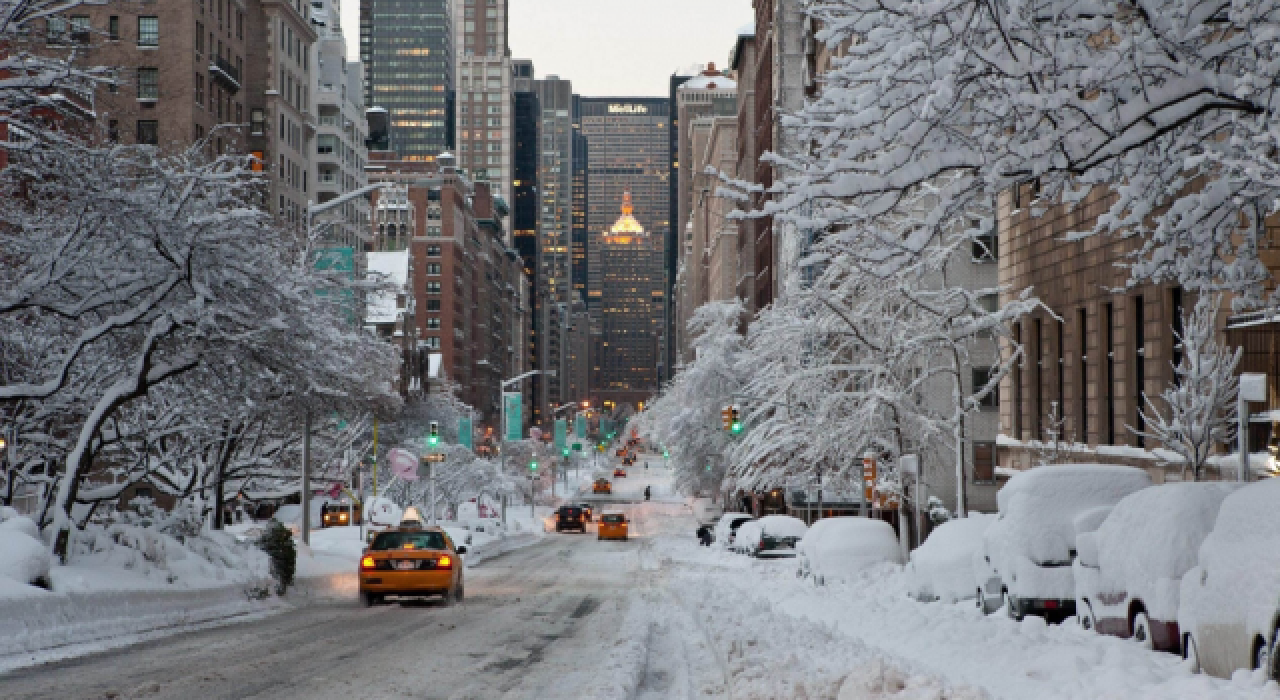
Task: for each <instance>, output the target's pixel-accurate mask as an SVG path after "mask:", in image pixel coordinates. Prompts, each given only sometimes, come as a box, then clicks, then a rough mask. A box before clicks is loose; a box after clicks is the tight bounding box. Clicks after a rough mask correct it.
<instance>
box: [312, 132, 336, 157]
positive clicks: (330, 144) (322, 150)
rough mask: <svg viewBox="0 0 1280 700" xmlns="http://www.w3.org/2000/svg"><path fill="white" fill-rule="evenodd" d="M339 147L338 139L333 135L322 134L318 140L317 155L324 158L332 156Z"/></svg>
mask: <svg viewBox="0 0 1280 700" xmlns="http://www.w3.org/2000/svg"><path fill="white" fill-rule="evenodd" d="M337 147H338V137H337V136H334V135H333V134H321V135H320V137H319V138H317V139H316V153H318V154H320V155H322V156H324V155H331V154H332V153H333V152H334V150H335V149H337Z"/></svg>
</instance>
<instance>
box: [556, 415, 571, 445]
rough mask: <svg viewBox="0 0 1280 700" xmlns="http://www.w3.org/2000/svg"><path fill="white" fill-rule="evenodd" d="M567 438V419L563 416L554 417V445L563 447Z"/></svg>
mask: <svg viewBox="0 0 1280 700" xmlns="http://www.w3.org/2000/svg"><path fill="white" fill-rule="evenodd" d="M568 440H569V421H567V420H565V419H564V418H557V419H556V447H557V448H558V449H564V445H565V443H566V442H568Z"/></svg>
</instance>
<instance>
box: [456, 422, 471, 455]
mask: <svg viewBox="0 0 1280 700" xmlns="http://www.w3.org/2000/svg"><path fill="white" fill-rule="evenodd" d="M474 442H475V436H474V435H473V434H472V428H471V416H462V417H461V418H459V419H458V444H459V445H462V446H463V447H465V448H467V449H468V450H471V449H475V445H474V444H473V443H474Z"/></svg>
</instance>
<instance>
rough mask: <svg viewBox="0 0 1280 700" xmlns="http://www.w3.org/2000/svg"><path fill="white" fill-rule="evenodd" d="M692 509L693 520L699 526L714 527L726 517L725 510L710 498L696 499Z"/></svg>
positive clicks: (691, 505)
mask: <svg viewBox="0 0 1280 700" xmlns="http://www.w3.org/2000/svg"><path fill="white" fill-rule="evenodd" d="M690 507H691V508H692V509H693V519H694V521H695V522H697V523H698V524H699V525H707V526H713V525H715V524H716V523H717V522H719V521H720V516H722V515H724V509H723V508H721V507H720V506H719V504H717V503H716V502H715V501H713V500H711V499H710V498H695V499H693V503H692V504H690Z"/></svg>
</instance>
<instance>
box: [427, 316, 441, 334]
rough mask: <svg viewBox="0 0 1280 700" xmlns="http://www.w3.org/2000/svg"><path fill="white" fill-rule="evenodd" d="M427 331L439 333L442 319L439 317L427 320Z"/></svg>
mask: <svg viewBox="0 0 1280 700" xmlns="http://www.w3.org/2000/svg"><path fill="white" fill-rule="evenodd" d="M427 330H429V331H438V330H440V317H439V316H432V317H431V318H428V319H427Z"/></svg>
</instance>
